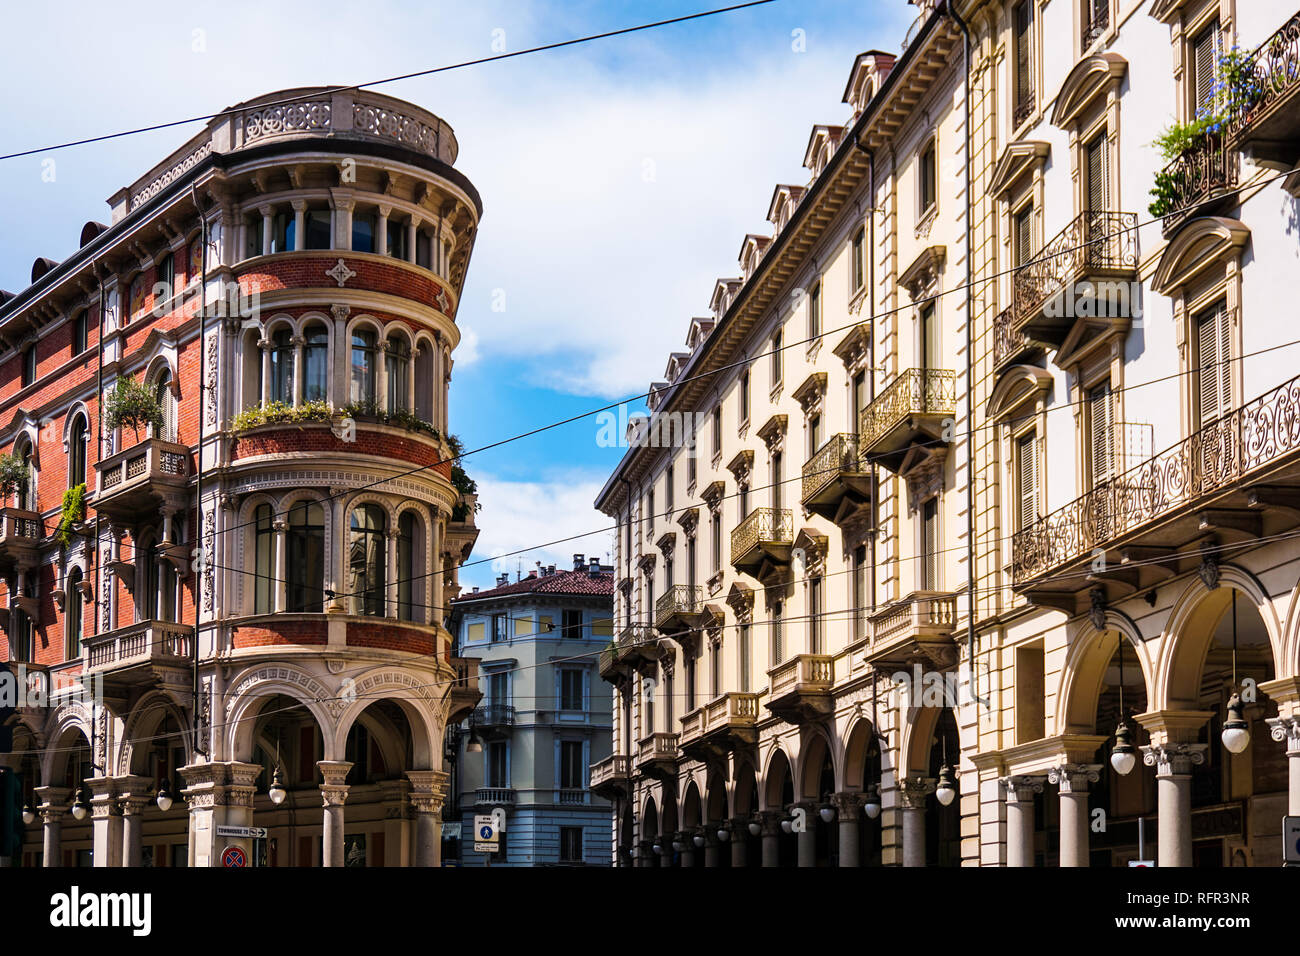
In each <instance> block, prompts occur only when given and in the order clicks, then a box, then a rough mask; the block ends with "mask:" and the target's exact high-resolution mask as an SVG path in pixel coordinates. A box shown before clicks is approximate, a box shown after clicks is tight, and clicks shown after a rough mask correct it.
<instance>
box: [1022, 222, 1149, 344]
mask: <svg viewBox="0 0 1300 956" xmlns="http://www.w3.org/2000/svg"><path fill="white" fill-rule="evenodd" d="M1136 227H1137V215H1136V214H1135V213H1131V212H1103V211H1095V210H1091V211H1088V212H1084V213H1081V214H1080V215H1078V216H1076V217H1075V218H1074V219H1073V220H1072V221H1071V222H1070V224H1069V225H1067V226H1066V227H1065V228H1064V229H1062V230H1061V231H1060V232H1059V233H1057V234H1056V236H1054V237H1053V238H1052V239H1051V241H1050V242H1048V243H1046V244H1045V245H1044V246H1043V248H1041V249H1039V250H1038V251H1037V252H1035V253H1034V255H1033V258H1032V260H1031V261H1030V262H1029V263H1027V264H1026V265H1024V266H1021V267H1020V268H1019V269H1017V270H1016V272H1015V274H1014V275H1013V276H1012V279H1011V298H1012V307H1013V308H1014V309H1015V324H1014V326H1013V329H1014V331H1016V332H1019V333H1021V334H1023V335H1025V336H1026V337H1028V338H1029V339H1031V340H1033V341H1035V342H1041V343H1042V344H1044V345H1047V346H1050V347H1052V348H1057V347H1059V346H1060V345H1061V344H1062V343H1063V342H1064V341H1065V339H1066V337H1067V336H1068V335H1069V333H1070V330H1071V329H1072V328H1073V327H1074V325H1075V322H1076V321H1078V319H1079V318H1080V317H1083V316H1088V317H1102V318H1111V317H1114V318H1128V317H1129V316H1130V315H1131V314H1132V312H1131V308H1132V303H1131V301H1130V298H1131V287H1130V286H1129V285H1128V283H1129V282H1131V281H1133V280H1135V279H1136V278H1137V265H1138V244H1137V228H1136ZM1085 300H1086V301H1085Z"/></svg>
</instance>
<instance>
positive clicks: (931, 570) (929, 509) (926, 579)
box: [921, 498, 939, 591]
mask: <svg viewBox="0 0 1300 956" xmlns="http://www.w3.org/2000/svg"><path fill="white" fill-rule="evenodd" d="M921 590H922V591H937V590H939V499H938V498H931V499H930V500H929V501H927V502H926V503H925V504H924V505H922V506H921Z"/></svg>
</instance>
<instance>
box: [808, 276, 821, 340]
mask: <svg viewBox="0 0 1300 956" xmlns="http://www.w3.org/2000/svg"><path fill="white" fill-rule="evenodd" d="M821 334H822V284H821V283H820V282H818V283H817V284H816V285H814V286H813V287H812V291H811V292H810V293H808V338H810V339H815V338H820V337H821Z"/></svg>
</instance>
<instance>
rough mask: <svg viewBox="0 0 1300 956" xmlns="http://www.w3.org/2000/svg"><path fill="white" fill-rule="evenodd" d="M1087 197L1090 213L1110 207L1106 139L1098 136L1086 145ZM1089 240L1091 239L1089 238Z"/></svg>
mask: <svg viewBox="0 0 1300 956" xmlns="http://www.w3.org/2000/svg"><path fill="white" fill-rule="evenodd" d="M1087 161H1088V186H1087V189H1088V195H1087V196H1086V197H1085V199H1086V201H1087V203H1088V210H1089V211H1090V212H1102V211H1104V210H1105V209H1107V208H1109V206H1110V196H1109V195H1108V193H1109V188H1108V187H1109V183H1108V182H1107V176H1106V137H1105V135H1104V134H1103V135H1101V136H1098V137H1097V138H1096V139H1094V140H1093V141H1092V142H1091V143H1089V144H1088V158H1087ZM1089 238H1091V237H1089Z"/></svg>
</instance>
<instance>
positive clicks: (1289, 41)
mask: <svg viewBox="0 0 1300 956" xmlns="http://www.w3.org/2000/svg"><path fill="white" fill-rule="evenodd" d="M1254 60H1255V79H1256V88H1257V89H1258V94H1257V96H1256V98H1255V99H1254V101H1253V102H1252V103H1251V104H1250V107H1249V108H1248V109H1247V110H1246V111H1245V113H1244V114H1243V115H1242V117H1241V119H1240V120H1239V122H1238V131H1239V132H1240V133H1245V132H1247V131H1249V130H1250V129H1251V128H1252V127H1255V126H1257V125H1258V124H1260V123H1262V122H1264V121H1265V120H1267V119H1269V118H1271V117H1272V115H1273V114H1274V113H1276V112H1278V111H1279V110H1280V109H1281V108H1282V107H1283V106H1284V105H1286V104H1287V103H1288V102H1289V101H1290V99H1291V97H1292V95H1293V94H1294V93H1295V92H1296V91H1297V90H1300V13H1296V14H1295V15H1294V16H1292V17H1291V19H1290V20H1288V21H1287V22H1286V23H1285V24H1284V25H1283V26H1282V28H1281V29H1279V30H1278V31H1276V32H1275V33H1274V34H1273V35H1272V36H1270V37H1269V38H1268V39H1267V40H1265V41H1264V42H1263V43H1261V44H1260V45H1259V47H1257V48H1256V50H1255V52H1254Z"/></svg>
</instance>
